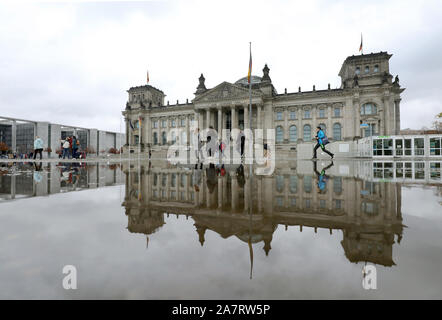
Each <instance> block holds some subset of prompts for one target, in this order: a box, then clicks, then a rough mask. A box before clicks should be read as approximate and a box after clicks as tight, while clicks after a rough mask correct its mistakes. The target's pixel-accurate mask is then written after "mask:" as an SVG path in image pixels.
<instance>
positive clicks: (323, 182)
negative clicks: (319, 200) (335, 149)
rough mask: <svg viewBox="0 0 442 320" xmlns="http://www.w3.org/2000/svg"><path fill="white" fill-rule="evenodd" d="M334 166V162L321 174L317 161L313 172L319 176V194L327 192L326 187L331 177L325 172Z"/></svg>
mask: <svg viewBox="0 0 442 320" xmlns="http://www.w3.org/2000/svg"><path fill="white" fill-rule="evenodd" d="M332 166H333V161H332V163H330V164H329V165H328V166H327V167H325V168H324V169H322V170H321V172H318V168H317V162H316V161H315V162H314V163H313V170H314V171H315V173H316V175H317V176H318V185H317V186H318V192H319V193H322V192H324V191H325V187H326V186H327V180H328V179H329V176H327V175H326V174H325V171H326V170H327V169H329V168H331V167H332Z"/></svg>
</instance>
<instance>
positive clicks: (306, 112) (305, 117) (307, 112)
mask: <svg viewBox="0 0 442 320" xmlns="http://www.w3.org/2000/svg"><path fill="white" fill-rule="evenodd" d="M304 119H310V110H304Z"/></svg>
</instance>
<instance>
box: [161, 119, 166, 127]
mask: <svg viewBox="0 0 442 320" xmlns="http://www.w3.org/2000/svg"><path fill="white" fill-rule="evenodd" d="M165 127H166V120H161V128H165Z"/></svg>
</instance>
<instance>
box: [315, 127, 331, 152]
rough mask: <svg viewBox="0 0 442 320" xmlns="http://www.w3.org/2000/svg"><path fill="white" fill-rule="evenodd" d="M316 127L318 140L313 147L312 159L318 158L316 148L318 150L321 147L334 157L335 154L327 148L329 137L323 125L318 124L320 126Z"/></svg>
mask: <svg viewBox="0 0 442 320" xmlns="http://www.w3.org/2000/svg"><path fill="white" fill-rule="evenodd" d="M316 129H317V131H316V141H317V142H316V145H315V147H314V148H313V158H312V159H317V157H316V150H318V148H319V147H321V149H322V151H324V152H325V153H327V154H328V155H329V156H330V157H331V158H332V159H333V156H334V154H333V153H331V152H330V151H328V150H326V149H325V145H326V144H327V143H328V138H327V137H326V135H325V133H324V131H323V130H322V128H321V127H319V126H318V127H316Z"/></svg>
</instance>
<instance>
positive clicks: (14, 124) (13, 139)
mask: <svg viewBox="0 0 442 320" xmlns="http://www.w3.org/2000/svg"><path fill="white" fill-rule="evenodd" d="M11 135H12V137H11V144H12V146H11V148H12V152H17V122H16V121H15V120H13V121H12V128H11ZM54 151H55V150H54Z"/></svg>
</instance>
